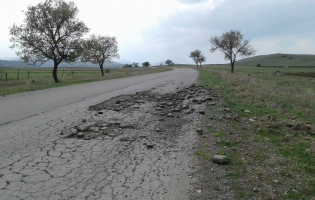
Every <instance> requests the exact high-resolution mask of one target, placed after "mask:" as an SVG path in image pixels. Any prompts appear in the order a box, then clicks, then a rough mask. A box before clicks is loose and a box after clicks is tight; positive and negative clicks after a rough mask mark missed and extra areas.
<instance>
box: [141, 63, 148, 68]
mask: <svg viewBox="0 0 315 200" xmlns="http://www.w3.org/2000/svg"><path fill="white" fill-rule="evenodd" d="M142 66H143V67H145V68H148V67H149V66H150V63H149V62H144V63H142Z"/></svg>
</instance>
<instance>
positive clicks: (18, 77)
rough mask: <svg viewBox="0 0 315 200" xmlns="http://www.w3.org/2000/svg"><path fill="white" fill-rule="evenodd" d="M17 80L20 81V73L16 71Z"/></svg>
mask: <svg viewBox="0 0 315 200" xmlns="http://www.w3.org/2000/svg"><path fill="white" fill-rule="evenodd" d="M17 80H20V71H19V70H18V76H17Z"/></svg>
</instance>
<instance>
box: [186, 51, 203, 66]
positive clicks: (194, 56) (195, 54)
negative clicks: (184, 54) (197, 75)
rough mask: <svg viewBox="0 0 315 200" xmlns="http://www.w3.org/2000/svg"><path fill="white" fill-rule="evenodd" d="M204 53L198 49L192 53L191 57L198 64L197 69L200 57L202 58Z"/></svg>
mask: <svg viewBox="0 0 315 200" xmlns="http://www.w3.org/2000/svg"><path fill="white" fill-rule="evenodd" d="M202 55H203V54H202V52H201V51H200V50H198V49H196V50H195V51H192V52H190V54H189V57H190V58H192V59H193V61H194V62H195V63H196V65H197V68H198V63H199V59H200V56H202Z"/></svg>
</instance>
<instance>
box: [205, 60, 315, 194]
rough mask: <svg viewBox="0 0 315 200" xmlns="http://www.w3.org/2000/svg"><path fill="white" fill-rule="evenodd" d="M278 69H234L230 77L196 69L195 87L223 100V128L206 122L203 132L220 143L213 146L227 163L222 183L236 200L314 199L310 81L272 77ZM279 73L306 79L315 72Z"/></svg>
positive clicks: (314, 99) (314, 111) (314, 109)
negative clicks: (207, 89)
mask: <svg viewBox="0 0 315 200" xmlns="http://www.w3.org/2000/svg"><path fill="white" fill-rule="evenodd" d="M277 70H279V69H272V68H261V67H259V68H258V67H251V68H250V67H236V73H235V74H230V73H229V71H230V68H229V67H222V66H213V67H210V68H204V69H200V70H199V71H200V76H199V81H200V83H201V84H202V85H204V86H206V87H211V88H215V89H216V91H218V92H219V93H220V95H222V97H223V99H224V103H223V105H222V107H224V108H227V110H228V111H226V112H227V113H228V115H230V116H232V118H231V119H232V120H226V121H225V123H226V124H225V125H224V126H222V124H221V126H220V125H217V126H216V125H215V124H216V123H217V122H218V121H216V120H215V118H214V119H213V118H210V119H208V120H209V123H210V124H214V125H213V126H212V127H210V128H209V129H208V130H209V132H210V133H211V134H212V137H213V138H216V139H217V140H219V141H220V142H217V145H216V146H218V147H219V148H221V151H220V152H221V153H223V154H226V155H228V156H229V157H230V158H231V159H232V164H230V165H229V166H228V167H227V169H226V170H227V171H228V172H227V178H228V179H229V180H230V185H231V187H232V188H233V189H234V190H235V191H236V193H237V194H238V195H239V198H240V199H242V198H245V199H314V197H315V79H314V78H310V77H301V76H292V75H283V76H276V75H275V72H276V71H277ZM280 71H281V72H286V73H298V74H301V73H300V72H304V74H308V73H314V72H315V69H306V68H299V69H296V68H294V69H280ZM208 109H209V110H211V109H210V107H208ZM209 112H210V111H209ZM211 112H212V113H211V114H212V116H217V115H219V114H222V113H213V112H214V111H212V110H211ZM218 124H220V123H218ZM231 133H233V134H231ZM210 153H211V152H210Z"/></svg>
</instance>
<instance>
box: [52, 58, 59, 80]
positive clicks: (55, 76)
mask: <svg viewBox="0 0 315 200" xmlns="http://www.w3.org/2000/svg"><path fill="white" fill-rule="evenodd" d="M58 65H59V63H58V62H57V61H56V60H54V69H53V71H52V72H53V77H54V81H55V83H59V80H58V76H57V68H58Z"/></svg>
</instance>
